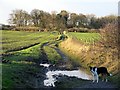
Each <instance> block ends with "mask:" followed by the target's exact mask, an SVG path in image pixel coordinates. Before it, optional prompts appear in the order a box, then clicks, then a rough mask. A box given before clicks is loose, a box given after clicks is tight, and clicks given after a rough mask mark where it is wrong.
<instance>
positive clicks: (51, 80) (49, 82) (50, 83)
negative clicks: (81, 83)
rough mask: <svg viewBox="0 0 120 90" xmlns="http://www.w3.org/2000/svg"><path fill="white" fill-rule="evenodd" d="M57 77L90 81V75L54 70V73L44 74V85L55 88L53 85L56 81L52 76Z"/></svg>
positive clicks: (77, 71)
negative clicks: (64, 76) (62, 76)
mask: <svg viewBox="0 0 120 90" xmlns="http://www.w3.org/2000/svg"><path fill="white" fill-rule="evenodd" d="M41 66H44V67H45V66H46V65H41ZM48 67H49V66H48ZM59 75H66V76H68V77H76V78H81V79H85V80H91V75H88V74H86V73H85V72H84V71H81V70H72V71H67V70H64V71H61V70H56V71H48V72H47V73H46V76H47V79H45V80H44V85H45V86H53V87H55V84H54V83H55V82H56V81H57V79H56V78H55V77H54V76H59Z"/></svg>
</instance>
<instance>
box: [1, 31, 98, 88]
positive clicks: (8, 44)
mask: <svg viewBox="0 0 120 90" xmlns="http://www.w3.org/2000/svg"><path fill="white" fill-rule="evenodd" d="M1 32H2V41H0V42H1V43H2V48H3V50H2V51H1V52H0V54H3V60H8V61H9V62H8V63H3V64H0V65H2V71H3V72H2V81H3V83H2V86H3V87H4V88H12V87H23V88H24V87H27V88H31V87H32V88H33V87H35V81H34V80H35V79H36V78H35V77H36V75H37V73H41V74H40V75H41V77H40V78H39V79H40V80H42V79H44V78H45V77H44V73H43V68H42V67H39V66H38V64H39V62H40V59H41V57H42V51H41V49H40V48H41V47H42V45H43V44H44V43H46V42H49V43H52V44H51V46H52V47H53V46H54V44H56V43H59V41H57V40H59V38H57V37H60V36H59V35H58V32H55V33H52V32H24V31H7V30H3V31H1ZM69 35H70V36H72V37H76V38H77V39H78V40H81V39H82V41H84V42H86V41H87V42H91V41H92V40H93V41H95V40H98V39H99V35H98V34H96V33H69ZM43 49H44V51H45V53H46V55H47V58H48V59H49V61H50V62H51V63H53V64H55V63H57V62H58V61H59V60H61V57H60V55H59V54H58V53H57V52H56V51H55V50H54V49H53V48H51V47H49V46H44V47H43ZM40 83H42V82H40ZM41 87H43V86H41Z"/></svg>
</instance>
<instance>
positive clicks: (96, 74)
mask: <svg viewBox="0 0 120 90" xmlns="http://www.w3.org/2000/svg"><path fill="white" fill-rule="evenodd" d="M89 68H90V71H91V72H92V74H93V77H94V78H93V82H95V80H97V83H98V81H99V75H100V74H101V76H102V78H103V80H102V81H104V79H105V80H106V82H107V76H112V74H109V73H108V70H107V68H106V67H98V68H97V67H91V66H89Z"/></svg>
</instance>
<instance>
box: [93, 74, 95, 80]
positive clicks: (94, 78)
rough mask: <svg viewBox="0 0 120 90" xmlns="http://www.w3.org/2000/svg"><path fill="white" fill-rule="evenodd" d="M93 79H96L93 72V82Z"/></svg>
mask: <svg viewBox="0 0 120 90" xmlns="http://www.w3.org/2000/svg"><path fill="white" fill-rule="evenodd" d="M95 79H96V78H95V75H94V74H93V82H95Z"/></svg>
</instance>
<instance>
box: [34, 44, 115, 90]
mask: <svg viewBox="0 0 120 90" xmlns="http://www.w3.org/2000/svg"><path fill="white" fill-rule="evenodd" d="M49 45H50V44H49V42H46V43H44V44H43V45H42V46H41V47H40V49H41V51H42V52H41V53H42V56H41V57H40V63H49V60H48V58H47V55H46V53H45V51H44V49H43V47H44V46H49ZM51 48H53V49H55V50H56V51H57V53H58V54H59V55H60V56H61V57H62V59H63V60H64V61H69V58H68V57H67V56H66V55H65V54H64V53H63V52H62V51H61V50H60V49H59V48H57V47H51ZM69 78H71V77H69ZM64 80H65V79H64ZM40 81H41V79H40V78H36V80H35V88H39V87H40V86H39V85H40V83H41V82H40ZM83 82H84V83H85V84H84V85H81V84H80V86H77V87H75V88H73V89H72V90H79V89H80V88H113V89H112V90H114V89H115V88H116V86H115V85H113V84H111V83H110V82H102V81H99V83H93V82H92V81H83ZM42 86H43V87H44V85H42ZM48 88H49V87H48Z"/></svg>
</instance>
